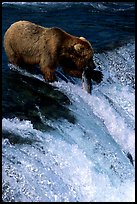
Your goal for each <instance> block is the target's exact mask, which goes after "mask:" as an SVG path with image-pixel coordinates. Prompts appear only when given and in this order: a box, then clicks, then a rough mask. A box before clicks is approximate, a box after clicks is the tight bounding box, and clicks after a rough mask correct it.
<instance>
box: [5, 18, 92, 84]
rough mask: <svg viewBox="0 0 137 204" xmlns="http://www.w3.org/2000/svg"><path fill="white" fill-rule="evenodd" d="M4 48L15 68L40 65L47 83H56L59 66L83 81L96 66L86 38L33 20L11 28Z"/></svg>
mask: <svg viewBox="0 0 137 204" xmlns="http://www.w3.org/2000/svg"><path fill="white" fill-rule="evenodd" d="M4 47H5V51H6V54H7V56H8V59H9V61H10V62H11V63H13V64H15V65H19V66H20V65H21V64H22V63H25V64H28V65H34V64H39V65H40V69H41V71H42V73H43V74H44V77H45V79H46V80H47V81H54V80H55V75H54V72H55V70H56V68H57V66H61V67H62V69H63V70H64V72H66V73H68V74H69V75H71V76H74V77H80V78H81V77H82V72H83V69H84V68H85V67H86V66H88V65H89V64H90V66H92V65H91V60H92V57H93V49H92V47H91V45H90V43H89V42H88V41H87V40H86V39H85V38H83V37H80V38H79V37H75V36H73V35H70V34H68V33H66V32H65V31H63V30H61V29H59V28H54V27H53V28H44V27H42V26H39V25H36V24H34V23H31V22H29V21H18V22H16V23H14V24H12V25H11V26H10V27H9V29H8V30H7V31H6V33H5V36H4ZM92 63H93V62H92ZM93 67H94V63H93Z"/></svg>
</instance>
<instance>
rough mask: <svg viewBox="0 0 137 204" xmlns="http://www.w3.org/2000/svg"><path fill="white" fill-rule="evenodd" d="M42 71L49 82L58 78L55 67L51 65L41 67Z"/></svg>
mask: <svg viewBox="0 0 137 204" xmlns="http://www.w3.org/2000/svg"><path fill="white" fill-rule="evenodd" d="M41 71H42V73H43V74H44V78H45V80H46V81H48V82H54V81H55V80H56V77H55V68H54V67H52V68H49V67H41Z"/></svg>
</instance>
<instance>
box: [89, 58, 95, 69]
mask: <svg viewBox="0 0 137 204" xmlns="http://www.w3.org/2000/svg"><path fill="white" fill-rule="evenodd" d="M88 67H89V68H90V69H92V70H93V69H95V68H96V65H95V62H94V61H93V58H91V59H90V60H89V63H88Z"/></svg>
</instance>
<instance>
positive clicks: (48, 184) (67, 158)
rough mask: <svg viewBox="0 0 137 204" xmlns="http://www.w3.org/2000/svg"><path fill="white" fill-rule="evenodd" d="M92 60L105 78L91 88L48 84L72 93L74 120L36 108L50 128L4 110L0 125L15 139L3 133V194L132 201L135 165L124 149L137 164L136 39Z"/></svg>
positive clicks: (22, 197)
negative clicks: (54, 116)
mask: <svg viewBox="0 0 137 204" xmlns="http://www.w3.org/2000/svg"><path fill="white" fill-rule="evenodd" d="M95 61H96V62H97V64H100V67H101V69H102V71H103V74H104V79H103V81H102V82H101V84H99V85H94V86H93V91H92V95H90V94H88V93H86V92H85V91H84V90H82V88H81V87H82V86H81V81H80V80H76V81H75V83H71V82H70V81H68V82H65V81H63V80H59V81H58V82H54V83H53V84H52V85H53V86H55V87H58V88H59V90H60V91H62V92H63V93H65V94H66V95H67V96H68V97H69V99H70V101H71V105H69V106H68V108H69V110H70V111H71V112H72V113H73V115H74V116H75V118H76V121H77V122H76V123H74V124H72V123H69V122H68V121H67V120H64V119H59V120H47V119H45V117H44V115H42V114H41V112H39V115H40V117H41V120H42V122H43V123H44V124H48V125H49V126H51V127H53V128H54V130H51V131H48V132H44V131H40V130H36V129H35V128H34V127H33V125H32V123H31V121H28V120H23V121H20V119H19V118H16V117H15V118H12V119H8V118H7V119H6V118H3V120H2V129H3V131H4V132H6V133H9V135H10V137H11V135H13V134H14V136H15V137H16V140H17V141H19V142H18V143H16V144H11V143H10V140H9V139H8V138H5V139H3V144H2V150H3V151H2V153H3V159H2V163H3V168H2V179H3V200H4V201H16V202H25V201H27V202H40V201H43V202H46V201H53V202H54V201H62V202H63V201H69V202H71V201H72V202H73V201H74V202H76V201H83V202H118V201H119V202H134V201H135V175H134V173H135V172H134V171H135V169H134V166H133V165H132V164H131V162H130V160H129V159H128V157H127V153H130V154H131V155H132V158H133V163H134V164H135V161H134V160H135V133H134V129H135V115H134V111H135V94H134V89H133V86H134V85H133V84H134V82H133V79H134V70H135V64H134V63H135V58H134V43H129V44H127V45H125V46H123V47H121V48H119V49H116V50H113V51H111V52H106V53H102V54H96V55H95ZM24 74H25V72H24ZM31 77H37V76H34V75H33V76H31ZM73 80H74V79H73ZM38 111H39V108H38ZM20 141H21V142H20Z"/></svg>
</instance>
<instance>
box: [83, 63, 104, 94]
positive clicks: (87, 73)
mask: <svg viewBox="0 0 137 204" xmlns="http://www.w3.org/2000/svg"><path fill="white" fill-rule="evenodd" d="M102 79H103V74H102V72H101V71H98V70H94V69H91V68H90V67H86V68H84V70H83V73H82V86H83V89H84V90H85V91H86V92H87V93H91V90H92V80H93V81H95V82H96V83H97V84H99V83H100V82H101V81H102Z"/></svg>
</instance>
